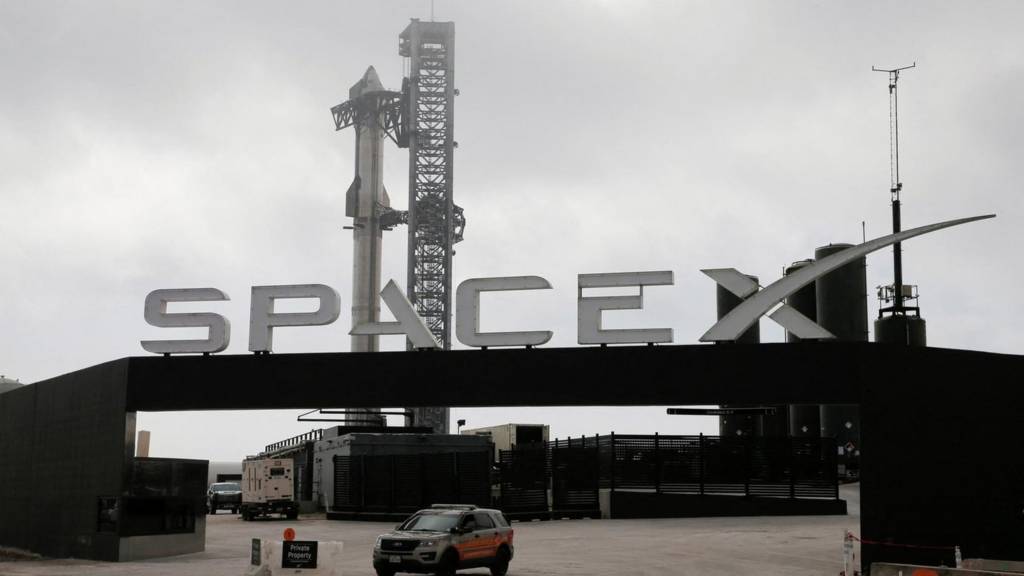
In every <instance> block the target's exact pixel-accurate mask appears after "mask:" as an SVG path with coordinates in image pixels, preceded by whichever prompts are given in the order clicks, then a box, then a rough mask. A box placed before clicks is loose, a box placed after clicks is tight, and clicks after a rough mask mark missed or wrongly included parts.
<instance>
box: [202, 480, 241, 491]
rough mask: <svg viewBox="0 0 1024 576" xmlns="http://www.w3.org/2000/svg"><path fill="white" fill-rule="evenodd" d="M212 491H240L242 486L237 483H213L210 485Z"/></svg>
mask: <svg viewBox="0 0 1024 576" xmlns="http://www.w3.org/2000/svg"><path fill="white" fill-rule="evenodd" d="M210 488H211V489H212V490H213V491H214V492H241V491H242V488H241V486H239V485H238V484H234V483H231V482H226V483H224V484H214V485H213V486H211V487H210Z"/></svg>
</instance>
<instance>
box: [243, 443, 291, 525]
mask: <svg viewBox="0 0 1024 576" xmlns="http://www.w3.org/2000/svg"><path fill="white" fill-rule="evenodd" d="M293 484H294V480H293V478H292V461H291V460H290V459H287V458H284V459H282V458H264V459H260V458H252V459H249V460H246V461H244V462H242V505H241V511H242V520H253V519H255V518H259V517H260V516H268V515H270V514H282V515H284V516H286V517H287V518H288V519H290V520H294V519H296V518H298V517H299V503H298V502H296V501H295V498H294V494H293V490H292V486H293Z"/></svg>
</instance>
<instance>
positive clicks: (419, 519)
mask: <svg viewBox="0 0 1024 576" xmlns="http://www.w3.org/2000/svg"><path fill="white" fill-rule="evenodd" d="M458 521H459V516H458V515H457V514H417V515H416V516H413V517H412V518H409V519H408V520H406V521H405V524H402V525H401V526H400V527H399V528H398V529H399V530H413V531H434V532H447V531H449V530H451V529H452V528H454V527H455V525H456V523H458Z"/></svg>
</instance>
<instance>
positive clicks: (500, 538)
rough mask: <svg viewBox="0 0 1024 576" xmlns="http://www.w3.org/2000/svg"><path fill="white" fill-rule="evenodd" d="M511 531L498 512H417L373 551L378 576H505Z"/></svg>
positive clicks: (449, 507)
mask: <svg viewBox="0 0 1024 576" xmlns="http://www.w3.org/2000/svg"><path fill="white" fill-rule="evenodd" d="M512 536H513V530H512V528H511V527H510V526H509V523H508V519H506V518H505V516H504V515H503V514H502V513H501V512H500V511H498V510H491V509H488V508H477V507H476V506H472V505H462V504H434V505H433V506H432V507H431V508H428V509H426V510H420V511H419V512H417V513H415V514H413V515H412V516H410V517H409V519H407V520H406V521H405V522H402V523H401V524H399V525H398V526H397V527H396V528H395V529H394V530H393V531H391V532H388V533H386V534H381V535H380V536H378V537H377V542H376V544H374V546H373V568H374V570H376V571H377V576H394V574H395V573H397V572H432V573H434V574H438V575H439V576H452V575H453V574H455V571H456V570H462V569H463V568H479V567H487V568H490V569H491V574H492V575H493V576H503V575H504V574H505V573H506V572H508V564H509V562H511V561H512V554H513V552H514V549H513V546H512Z"/></svg>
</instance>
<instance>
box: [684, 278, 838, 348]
mask: <svg viewBox="0 0 1024 576" xmlns="http://www.w3.org/2000/svg"><path fill="white" fill-rule="evenodd" d="M701 272H703V273H704V274H706V275H707V276H709V277H710V278H711V279H712V280H714V281H715V282H716V283H717V284H718V285H719V286H721V287H722V288H725V289H726V290H728V291H729V292H732V293H733V294H735V295H736V296H739V297H740V298H742V299H744V300H745V299H746V298H747V297H748V296H750V295H751V294H753V293H754V292H757V291H758V290H760V289H761V287H760V286H758V285H757V282H754V281H753V280H751V279H750V278H749V277H748V276H746V275H745V274H741V273H740V271H739V270H737V269H735V268H712V269H709V270H701ZM768 317H769V318H771V319H772V320H774V321H775V322H776V323H777V324H778V325H780V326H782V327H783V328H785V329H786V330H789V331H790V332H792V333H793V334H794V335H796V336H797V337H798V338H800V339H801V340H811V339H819V340H820V339H825V338H835V335H833V334H832V333H831V332H829V331H828V330H825V329H824V328H822V327H821V325H819V324H817V323H815V322H814V321H813V320H811V319H810V318H808V317H807V316H804V315H803V314H801V313H799V312H797V310H796V308H793V307H792V306H790V305H789V304H783V305H782V306H779V307H778V309H776V310H775V312H772V313H771V314H769V315H768Z"/></svg>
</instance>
